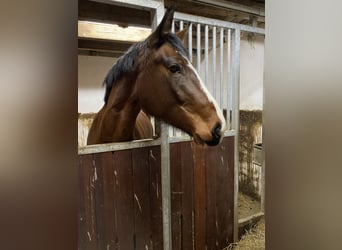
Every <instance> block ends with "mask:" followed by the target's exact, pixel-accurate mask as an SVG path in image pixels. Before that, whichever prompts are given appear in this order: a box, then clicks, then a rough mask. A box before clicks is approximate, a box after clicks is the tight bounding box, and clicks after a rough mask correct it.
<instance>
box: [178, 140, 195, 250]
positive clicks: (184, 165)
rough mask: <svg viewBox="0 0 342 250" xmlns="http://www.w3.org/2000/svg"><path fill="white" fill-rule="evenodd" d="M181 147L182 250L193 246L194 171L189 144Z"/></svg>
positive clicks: (182, 144)
mask: <svg viewBox="0 0 342 250" xmlns="http://www.w3.org/2000/svg"><path fill="white" fill-rule="evenodd" d="M179 144H180V147H181V156H180V157H181V172H182V192H183V195H182V249H184V250H193V249H195V246H194V237H193V236H194V232H193V229H194V200H193V199H194V169H193V167H194V166H193V159H192V148H191V143H190V142H182V143H179Z"/></svg>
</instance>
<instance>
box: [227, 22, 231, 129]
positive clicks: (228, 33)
mask: <svg viewBox="0 0 342 250" xmlns="http://www.w3.org/2000/svg"><path fill="white" fill-rule="evenodd" d="M231 34H232V33H231V29H228V32H227V96H226V97H227V127H228V129H232V124H231V118H230V110H231V102H232V97H231V93H232V71H231V68H232V54H231V44H232V40H231Z"/></svg>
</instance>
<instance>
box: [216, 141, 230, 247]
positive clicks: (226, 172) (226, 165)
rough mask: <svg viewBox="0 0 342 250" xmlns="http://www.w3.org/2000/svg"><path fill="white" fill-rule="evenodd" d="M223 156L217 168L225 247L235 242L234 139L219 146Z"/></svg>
mask: <svg viewBox="0 0 342 250" xmlns="http://www.w3.org/2000/svg"><path fill="white" fill-rule="evenodd" d="M219 148H220V152H221V155H222V156H223V158H222V160H221V161H222V163H221V167H220V168H218V169H217V170H218V171H217V175H216V176H217V181H216V183H217V221H218V223H217V225H218V237H217V238H218V242H219V246H220V247H225V246H227V245H228V244H229V243H232V242H233V231H234V139H233V137H226V138H224V139H223V141H222V143H221V144H220V146H219Z"/></svg>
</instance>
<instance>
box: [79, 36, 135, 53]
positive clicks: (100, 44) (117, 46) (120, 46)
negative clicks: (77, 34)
mask: <svg viewBox="0 0 342 250" xmlns="http://www.w3.org/2000/svg"><path fill="white" fill-rule="evenodd" d="M131 46H132V43H127V42H125V43H121V42H116V41H106V40H99V39H89V38H88V39H87V38H78V48H79V49H80V50H93V51H104V52H117V53H124V52H126V51H127V50H128V49H129V48H130V47H131Z"/></svg>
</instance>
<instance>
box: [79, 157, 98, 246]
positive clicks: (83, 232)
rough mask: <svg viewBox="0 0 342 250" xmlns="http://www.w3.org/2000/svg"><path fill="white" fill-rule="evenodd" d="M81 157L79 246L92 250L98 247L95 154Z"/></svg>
mask: <svg viewBox="0 0 342 250" xmlns="http://www.w3.org/2000/svg"><path fill="white" fill-rule="evenodd" d="M79 159H80V161H79V163H80V165H79V172H80V200H79V202H80V208H79V209H80V211H79V229H80V231H79V246H80V248H81V249H86V250H88V249H89V250H92V249H97V229H96V214H95V192H94V182H93V181H94V170H93V155H84V156H79Z"/></svg>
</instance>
